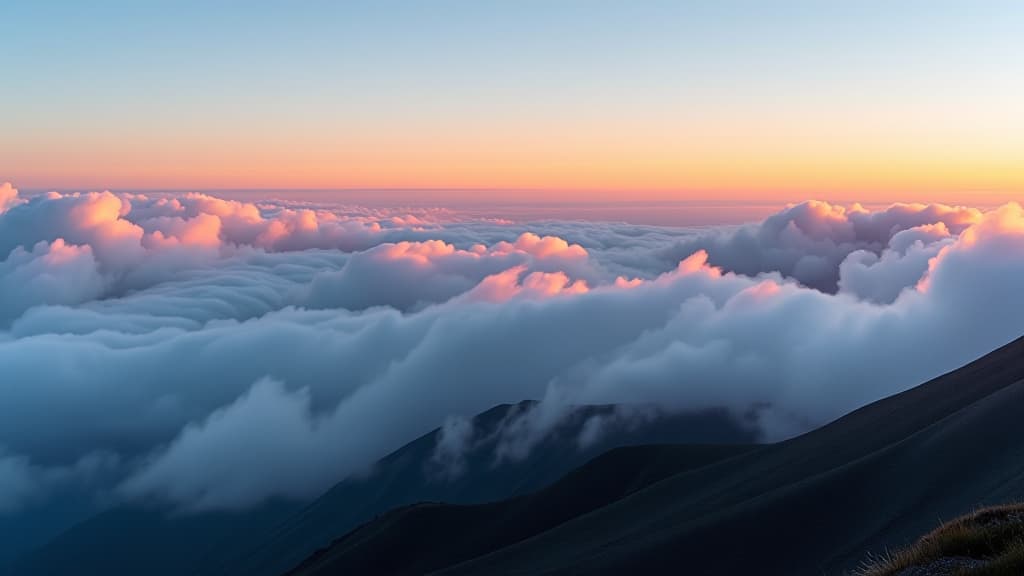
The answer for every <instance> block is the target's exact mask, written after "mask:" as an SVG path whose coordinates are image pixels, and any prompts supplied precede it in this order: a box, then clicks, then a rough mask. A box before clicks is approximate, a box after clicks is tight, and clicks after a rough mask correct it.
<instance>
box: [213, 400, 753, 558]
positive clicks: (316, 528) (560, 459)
mask: <svg viewBox="0 0 1024 576" xmlns="http://www.w3.org/2000/svg"><path fill="white" fill-rule="evenodd" d="M530 405H532V403H529V402H526V403H521V404H518V405H511V406H510V405H503V406H498V407H495V408H493V409H491V410H488V411H487V412H484V413H482V414H480V415H479V416H477V417H476V418H475V419H474V420H473V430H474V437H475V438H477V440H476V441H474V442H473V443H472V447H471V448H470V449H469V450H467V453H466V456H465V459H464V461H463V462H462V463H461V470H460V473H458V474H455V475H452V474H446V473H445V471H444V470H443V469H439V468H438V464H437V462H436V461H435V459H434V453H435V449H436V447H437V445H438V441H439V434H440V431H434V432H431V433H430V434H427V435H425V436H423V437H421V438H419V439H418V440H416V441H414V442H412V443H410V444H408V445H406V446H405V447H403V448H402V449H400V450H398V451H396V452H394V453H393V454H391V455H389V456H388V457H386V458H385V459H383V460H381V461H380V462H379V463H378V464H377V465H376V466H375V467H374V468H375V470H374V472H373V473H372V474H370V475H369V476H366V477H361V478H359V477H357V478H350V479H348V480H345V481H343V482H341V483H339V484H338V485H336V486H335V487H333V488H332V489H330V490H329V491H328V492H326V493H325V494H324V495H323V496H321V497H320V498H318V499H317V500H316V501H315V502H313V503H312V504H311V505H309V506H308V507H306V508H305V509H304V510H302V511H301V512H300V513H299V514H296V515H294V516H293V517H291V518H289V519H288V521H287V522H284V523H282V524H281V525H279V526H276V527H275V528H274V529H273V530H272V531H270V532H269V533H267V534H266V535H265V536H264V537H262V538H259V539H256V540H254V541H252V542H251V543H248V544H247V545H246V546H244V547H242V548H240V552H239V553H236V554H233V555H230V556H229V557H226V558H224V559H223V561H221V562H220V563H218V564H217V565H216V566H215V567H213V568H211V569H210V570H208V571H207V572H206V573H209V574H217V575H233V574H245V575H247V576H262V575H275V576H276V575H278V574H280V573H282V572H284V571H286V570H288V569H290V568H292V567H294V566H295V565H297V564H298V563H299V562H301V561H302V560H303V559H304V558H306V557H307V556H309V555H310V554H311V553H313V552H314V551H315V550H317V549H319V548H322V547H324V546H327V545H328V544H329V543H330V542H331V541H332V540H333V539H334V538H336V537H337V536H338V535H339V534H345V533H346V532H348V531H349V530H351V529H353V528H355V527H356V526H359V525H360V524H362V523H364V522H367V521H369V520H372V519H373V518H374V517H375V516H377V515H379V514H382V513H384V512H386V511H388V510H391V509H393V508H396V507H400V506H404V505H409V504H413V503H416V502H427V501H432V502H442V501H443V502H451V503H459V504H473V503H483V502H491V501H495V500H501V499H503V498H508V497H511V496H516V495H521V494H527V493H530V492H533V491H535V490H537V489H539V488H541V487H544V486H547V485H548V484H550V483H552V482H554V481H555V480H557V479H558V478H559V477H561V476H562V475H564V474H565V473H567V472H569V471H570V470H572V469H573V468H575V467H577V466H580V465H581V464H583V463H585V462H586V461H587V460H589V459H591V458H593V457H594V456H596V455H598V454H601V453H602V452H605V451H607V450H609V449H612V448H615V447H618V446H626V445H635V444H648V443H672V442H681V441H682V442H698V443H714V444H730V443H732V444H740V443H750V442H753V440H754V435H753V433H752V432H751V431H750V430H747V429H743V428H740V427H737V425H736V424H735V423H734V422H733V421H732V419H731V418H730V417H729V416H728V415H726V414H725V413H719V412H714V411H712V412H705V413H701V414H686V415H678V416H667V417H662V418H657V419H652V420H640V421H635V420H628V421H624V422H621V423H619V424H617V425H616V424H615V423H612V424H610V425H608V426H607V428H606V429H605V431H604V434H603V435H602V436H601V437H600V438H599V439H598V440H596V441H595V442H593V443H591V444H589V445H587V446H586V447H583V448H581V447H580V446H579V443H578V437H579V434H580V432H581V430H582V428H583V426H584V425H585V423H586V422H587V420H588V419H589V418H591V417H593V416H595V415H599V414H602V415H609V414H612V413H613V411H614V410H615V409H614V407H611V406H589V407H584V408H580V409H578V410H577V411H576V412H575V413H573V414H572V415H571V416H570V417H569V418H568V420H567V421H566V422H565V423H563V424H562V425H560V426H559V427H558V428H556V429H555V430H553V431H552V432H551V433H550V434H548V435H547V436H546V437H545V438H544V439H543V440H542V441H541V442H540V443H539V444H538V445H537V446H534V447H533V449H532V450H530V452H529V454H528V455H527V456H526V458H525V459H524V460H514V459H512V460H508V459H506V460H503V461H501V462H495V460H494V454H495V450H496V447H497V443H498V441H499V435H498V434H497V432H498V431H499V429H500V428H501V427H502V426H505V425H506V424H507V423H508V421H509V419H510V418H512V417H515V416H516V415H517V414H520V413H521V412H522V410H524V409H525V408H527V407H528V406H530Z"/></svg>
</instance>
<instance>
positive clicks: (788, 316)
mask: <svg viewBox="0 0 1024 576" xmlns="http://www.w3.org/2000/svg"><path fill="white" fill-rule="evenodd" d="M1021 294H1024V210H1022V208H1021V207H1020V206H1019V205H1017V204H1008V205H1006V206H1003V207H1001V208H998V209H992V210H988V211H981V210H978V209H973V208H962V207H947V206H939V205H928V206H926V205H894V206H892V207H889V208H887V209H883V210H875V211H869V210H866V209H864V208H862V207H860V206H857V205H854V206H849V207H842V206H833V205H829V204H827V203H822V202H807V203H803V204H799V205H794V206H790V207H786V208H785V209H782V210H780V211H779V212H778V213H776V214H774V215H772V216H770V217H768V218H767V219H765V220H764V221H762V222H758V223H753V224H749V225H743V226H733V227H722V228H713V229H684V228H666V227H655V226H641V225H630V224H621V223H602V222H567V221H540V222H531V223H513V222H507V221H502V220H497V219H494V220H488V219H479V218H466V217H464V216H463V215H460V213H459V212H458V211H453V210H442V209H424V208H416V209H397V208H396V209H368V208H360V207H354V206H342V205H313V204H302V203H297V202H285V201H267V202H260V203H246V202H238V201H228V200H223V199H219V198H215V197H212V196H208V195H203V194H183V195H150V196H146V195H140V194H112V193H110V192H100V193H88V194H62V193H56V192H51V193H48V194H43V195H36V196H31V197H25V196H24V195H20V194H19V193H18V191H17V190H16V189H15V188H14V187H12V186H11V185H10V184H5V185H3V186H2V187H0V515H2V514H5V513H6V514H13V513H17V512H19V511H24V510H25V509H27V508H30V507H31V506H33V505H36V504H39V503H43V502H45V501H46V499H47V498H48V497H49V496H50V495H51V494H53V493H55V492H59V491H61V490H69V489H72V488H73V489H75V490H86V491H87V492H90V493H92V494H94V496H95V497H96V498H101V499H103V498H105V499H108V500H119V499H128V500H134V499H145V500H153V499H156V500H160V501H164V502H169V503H171V504H173V505H175V506H178V507H180V508H182V509H184V510H210V509H225V508H243V507H247V506H252V505H255V504H258V503H260V502H263V501H265V500H266V499H268V498H272V497H283V498H291V499H307V498H311V497H314V496H316V495H317V494H319V493H320V492H321V491H322V490H324V489H325V488H327V487H329V486H330V485H331V484H333V483H334V482H336V481H338V480H339V479H341V478H343V477H345V476H346V475H348V474H350V473H353V472H358V471H361V470H364V469H365V468H366V467H367V466H368V465H369V464H371V463H372V462H374V461H375V460H376V459H378V458H380V457H381V456H383V455H385V454H386V453H388V452H390V451H391V450H394V449H395V448H397V447H399V446H401V445H403V444H405V443H406V442H408V441H410V440H412V439H414V438H415V437H417V436H418V435H420V434H422V433H425V432H427V431H429V430H431V429H433V428H435V427H437V426H440V425H441V424H442V423H446V430H451V431H453V433H452V434H450V435H448V438H449V439H452V438H455V439H458V440H459V442H455V443H451V442H448V443H446V445H445V449H446V450H451V449H453V446H454V447H455V448H454V449H457V448H458V445H460V444H463V443H466V442H468V440H469V439H470V438H471V437H472V434H473V431H472V429H471V427H469V428H467V424H466V421H465V420H462V419H463V418H467V417H471V416H472V415H474V414H476V413H479V412H481V411H483V410H486V409H487V408H490V407H491V406H494V405H495V404H499V403H506V402H518V401H521V400H524V399H537V400H541V402H540V403H539V404H538V405H537V407H536V408H535V409H534V410H532V411H528V412H525V413H524V414H522V415H521V417H520V419H519V420H517V421H516V422H514V423H511V424H510V425H509V426H507V438H505V439H503V442H502V444H501V448H500V450H499V454H497V455H496V457H520V456H522V455H523V454H525V453H527V452H528V451H529V448H530V446H531V445H532V444H533V443H535V442H536V441H537V439H538V438H540V437H542V436H543V434H544V433H545V431H546V430H548V429H550V427H551V426H554V425H555V424H556V423H557V422H558V420H559V418H560V417H561V416H562V415H563V414H564V413H565V411H566V410H567V409H568V407H570V406H574V405H578V404H586V403H614V404H624V405H633V406H650V405H652V404H653V405H657V406H658V407H659V409H660V410H665V411H680V412H684V411H698V410H703V409H708V408H719V407H725V408H727V409H728V410H729V411H730V413H732V414H735V415H736V417H737V419H742V420H743V421H744V422H747V423H749V424H751V425H754V426H756V427H757V430H758V432H759V434H760V436H761V438H763V439H764V440H766V441H771V440H778V439H782V438H786V437H789V436H792V435H794V434H798V433H800V432H803V431H806V430H809V429H811V428H814V427H816V426H819V425H821V424H824V423H826V422H828V421H830V420H831V419H834V418H836V417H838V416H840V415H842V414H844V413H846V412H848V411H850V410H852V409H854V408H857V407H859V406H861V405H863V404H865V403H868V402H871V401H873V400H877V399H879V398H882V397H884V396H886V395H889V394H892V393H895V392H899V391H901V390H904V389H906V388H909V387H911V386H913V385H916V384H918V383H920V382H922V381H925V380H927V379H929V378H931V377H933V376H936V375H939V374H941V373H942V372H944V371H948V370H950V369H953V368H956V367H958V366H960V365H962V364H964V363H966V362H968V361H970V360H972V359H974V358H976V357H977V356H979V355H981V354H983V353H985V352H987V351H989V350H991V349H994V348H996V347H997V346H999V345H1002V344H1004V343H1006V342H1008V341H1010V340H1012V339H1014V338H1016V337H1018V336H1020V335H1021V334H1022V333H1024V306H1022V305H1021V304H1020V302H1021V301H1020V295H1021ZM594 424H595V425H594V426H588V427H587V435H588V437H592V436H593V435H594V434H598V433H599V430H598V428H599V422H595V423H594ZM455 432H457V434H455ZM449 444H452V445H453V446H450V445H449Z"/></svg>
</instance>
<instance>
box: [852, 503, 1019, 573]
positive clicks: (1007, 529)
mask: <svg viewBox="0 0 1024 576" xmlns="http://www.w3.org/2000/svg"><path fill="white" fill-rule="evenodd" d="M913 567H918V568H921V569H924V570H922V571H914V572H912V573H913V574H915V576H916V575H918V574H921V575H925V574H936V575H938V574H942V575H949V576H1010V575H1015V576H1019V575H1020V574H1024V504H1008V505H1005V506H996V507H992V508H984V509H982V510H978V511H977V512H974V513H973V514H968V515H966V516H962V517H960V518H957V519H956V520H953V521H952V522H947V523H945V524H943V525H942V526H939V527H938V528H936V529H935V530H933V531H932V532H930V533H929V534H926V535H925V536H924V537H922V538H921V539H920V540H918V541H917V542H916V543H914V544H913V545H912V546H910V547H908V548H905V549H903V550H899V551H896V552H886V553H885V554H883V555H880V556H872V557H869V558H868V559H867V560H866V561H865V562H864V565H863V566H862V567H861V568H860V569H858V570H856V571H855V572H854V575H855V576H897V575H900V576H902V575H901V572H903V571H907V572H908V573H910V572H911V571H910V570H908V569H910V568H913Z"/></svg>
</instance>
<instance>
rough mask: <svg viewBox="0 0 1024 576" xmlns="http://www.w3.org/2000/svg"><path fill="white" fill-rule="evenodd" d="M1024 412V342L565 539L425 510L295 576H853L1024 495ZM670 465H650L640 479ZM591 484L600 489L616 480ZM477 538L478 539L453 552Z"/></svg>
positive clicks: (591, 517)
mask: <svg viewBox="0 0 1024 576" xmlns="http://www.w3.org/2000/svg"><path fill="white" fill-rule="evenodd" d="M1022 411H1024V339H1022V340H1017V341H1015V342H1013V343H1011V344H1009V345H1007V346H1004V347H1003V348H1000V349H999V350H996V351H995V352H992V353H990V354H988V355H987V356H985V357H983V358H981V359H979V360H977V361H975V362H972V363H970V364H968V365H967V366H964V367H963V368H961V369H958V370H956V371H954V372H951V373H949V374H946V375H944V376H941V377H939V378H936V379H935V380H932V381H930V382H928V383H925V384H923V385H921V386H918V387H916V388H913V389H911V390H908V391H907V392H904V393H902V394H898V395H896V396H892V397H890V398H887V399H884V400H881V401H879V402H876V403H873V404H871V405H869V406H866V407H864V408H862V409H860V410H857V411H855V412H853V413H851V414H849V415H847V416H845V417H843V418H841V419H839V420H837V421H836V422H833V423H832V424H829V425H827V426H825V427H823V428H821V429H818V430H816V431H814V432H811V433H808V434H805V435H803V436H800V437H798V438H795V439H792V440H790V441H787V442H783V443H779V444H776V445H772V446H768V447H764V448H762V449H758V450H754V451H750V452H747V453H745V454H741V455H738V456H736V457H732V458H727V459H724V460H721V461H719V462H716V463H712V464H710V465H707V466H702V467H698V468H695V469H685V470H682V471H680V472H678V473H676V474H674V475H672V476H670V477H668V478H666V479H664V480H662V481H660V482H655V483H653V484H651V485H650V486H647V487H646V488H644V489H641V490H638V491H636V492H633V493H630V494H628V495H626V496H625V497H623V498H621V499H619V500H617V501H615V502H613V503H610V504H608V505H606V506H603V507H601V508H600V509H597V510H595V511H593V512H590V513H588V514H582V515H579V516H577V517H575V518H573V519H572V520H569V521H567V522H564V523H561V524H559V525H558V526H556V527H554V528H550V529H545V527H544V526H543V524H544V523H543V522H541V521H539V519H540V518H542V517H543V516H544V514H545V509H544V506H542V505H533V506H530V505H528V504H527V505H525V506H520V507H519V510H518V511H517V512H516V514H519V515H526V516H528V517H530V518H531V522H535V523H534V524H533V525H534V526H535V527H538V529H537V530H536V532H534V533H532V534H526V533H518V534H517V535H516V537H517V538H518V539H519V540H520V541H519V542H518V543H515V544H509V543H508V541H509V540H510V537H509V535H508V533H507V532H506V530H505V522H506V521H505V520H504V519H503V517H502V516H501V514H502V513H503V510H506V509H505V508H502V507H496V506H491V507H489V508H485V507H471V508H467V507H462V506H444V505H434V506H420V507H412V508H407V509H404V510H399V511H396V512H394V513H392V514H389V515H386V516H385V517H382V518H381V519H379V520H378V521H377V522H375V523H371V524H370V525H367V526H364V527H362V528H361V529H360V530H359V531H358V532H356V533H354V534H351V535H349V536H348V537H346V538H343V539H341V540H339V541H338V542H336V543H335V544H334V546H332V547H331V549H328V550H326V551H324V552H322V553H321V554H320V559H319V560H311V561H310V562H308V563H307V564H305V565H304V566H303V567H302V568H301V569H299V570H297V571H296V572H295V574H302V575H305V574H340V573H344V572H346V569H348V570H352V569H353V567H358V568H359V569H357V570H355V571H357V572H362V573H383V572H382V571H381V570H380V569H383V568H384V567H383V566H380V565H379V564H374V563H373V562H372V560H373V559H372V558H370V560H371V562H370V563H366V562H364V560H365V559H366V558H369V556H367V555H366V553H365V552H364V551H365V550H372V549H375V548H376V549H378V550H384V549H387V550H388V551H389V554H388V555H387V558H386V560H387V561H388V562H389V564H388V566H387V567H386V568H387V570H385V571H386V572H392V573H415V572H416V571H417V570H418V569H419V568H420V567H421V566H430V567H431V568H443V569H442V570H441V571H440V572H439V573H442V574H496V573H500V574H570V573H571V574H618V573H623V572H636V573H648V574H659V573H673V574H675V573H679V572H680V570H684V571H685V572H686V573H688V574H744V573H757V574H780V575H782V574H785V575H800V574H808V575H811V574H814V575H818V574H822V573H830V574H838V573H842V572H843V571H845V570H847V569H850V568H852V567H854V566H855V565H856V564H857V563H858V562H859V561H860V560H861V559H862V558H863V555H864V553H865V551H881V550H883V549H885V548H888V547H894V546H901V545H905V544H908V543H910V542H912V541H913V540H914V539H916V538H917V537H918V536H920V535H921V534H923V533H924V532H926V531H927V530H928V529H930V528H931V527H932V526H933V525H934V523H935V520H936V519H937V518H952V517H955V516H957V515H959V514H962V513H964V512H967V511H969V510H971V509H973V508H974V507H976V506H977V505H978V504H982V503H998V502H1003V501H1008V500H1013V499H1017V498H1019V497H1020V496H1022V495H1024V445H1022V444H1021V443H1020V442H1019V438H1020V437H1021V434H1022V433H1024V419H1021V418H1020V414H1021V413H1022ZM660 459H661V457H660V456H658V455H657V454H648V455H647V456H646V457H645V456H643V455H642V454H640V453H638V460H639V461H640V462H639V463H638V464H636V465H637V466H639V467H643V466H646V465H649V464H650V462H652V461H655V460H660ZM580 473H581V474H585V475H587V476H588V477H589V478H584V479H582V480H578V482H579V485H584V486H585V485H589V484H591V483H597V482H599V481H600V480H599V479H600V475H601V474H602V473H601V472H597V471H595V472H591V473H589V474H588V473H587V471H586V470H585V469H583V470H580ZM506 505H508V504H506ZM467 518H468V519H469V520H467ZM465 526H473V528H472V534H473V536H474V537H473V538H472V539H469V540H466V539H460V538H455V537H452V538H438V537H437V535H439V534H458V533H460V532H461V531H463V530H465ZM424 541H426V542H432V543H433V544H434V546H432V547H429V548H428V549H426V550H425V549H424V548H423V547H422V546H421V545H420V544H419V543H420V542H424ZM355 542H358V545H354V543H355ZM488 550H490V551H491V552H489V553H486V551H488ZM378 557H379V555H378ZM439 559H440V560H443V562H441V561H438V560H439ZM383 560H384V559H379V560H377V562H380V561H383ZM442 565H443V566H442ZM349 573H351V572H349Z"/></svg>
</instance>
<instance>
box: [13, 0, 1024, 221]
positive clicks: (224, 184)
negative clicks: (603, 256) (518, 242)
mask: <svg viewBox="0 0 1024 576" xmlns="http://www.w3.org/2000/svg"><path fill="white" fill-rule="evenodd" d="M1022 31H1024V2H1020V1H1018V0H961V1H950V0H903V1H899V2H894V1H893V0H859V1H856V2H842V1H827V0H814V1H795V0H780V1H773V2H765V1H762V0H747V1H738V0H707V1H672V2H668V1H647V2H632V1H611V0H608V1H601V0H543V1H542V0H519V1H488V2H483V1H469V0H463V1H454V0H444V1H442V0H438V1H412V0H408V1H403V2H399V1H387V0H373V1H362V2H357V1H352V2H340V1H339V2H327V1H316V0H301V1H288V2H286V1H279V2H269V1H261V2H257V1H246V2H242V1H183V0H176V1H173V2H172V1H147V2H139V1H134V0H132V1H127V0H126V1H90V2H78V1H75V2H72V1H67V2H54V1H46V0H33V1H29V2H15V1H13V0H0V34H2V36H0V37H2V41H0V47H2V49H0V74H2V78H3V88H2V89H0V133H2V136H0V181H2V180H10V181H12V182H14V183H15V185H17V186H20V187H23V188H48V187H53V188H179V189H180V188H193V189H215V188H358V189H367V188H435V189H503V190H506V191H507V190H522V189H530V190H542V191H551V192H543V193H537V192H534V193H532V196H531V194H523V197H533V198H558V199H601V200H614V199H623V198H631V199H637V198H643V199H655V200H665V199H673V200H676V199H693V198H709V197H713V198H727V199H733V200H765V199H775V198H785V199H792V198H801V197H809V196H813V197H817V198H825V199H857V200H863V201H868V202H872V201H889V200H944V201H958V202H986V201H993V200H995V201H998V200H1002V199H1018V198H1020V197H1022V196H1024V104H1022V103H1024V33H1022ZM424 194H425V195H427V196H429V194H430V193H429V192H425V193H424ZM479 194H484V195H486V194H488V193H479Z"/></svg>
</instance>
